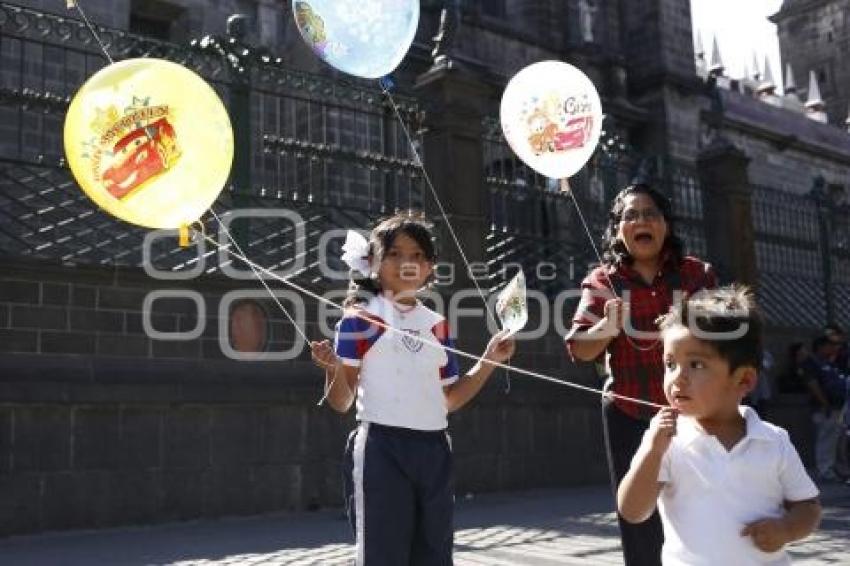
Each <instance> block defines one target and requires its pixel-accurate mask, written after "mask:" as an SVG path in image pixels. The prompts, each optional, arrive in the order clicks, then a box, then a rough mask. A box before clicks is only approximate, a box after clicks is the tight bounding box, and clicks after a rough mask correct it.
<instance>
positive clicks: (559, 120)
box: [500, 61, 602, 179]
mask: <svg viewBox="0 0 850 566" xmlns="http://www.w3.org/2000/svg"><path fill="white" fill-rule="evenodd" d="M500 118H501V122H502V131H503V132H504V134H505V139H506V140H507V141H508V144H510V146H511V149H513V150H514V153H516V154H517V156H518V157H519V158H520V159H522V160H523V161H524V162H525V164H526V165H528V166H529V167H531V168H533V169H534V170H535V171H537V172H538V173H541V174H543V175H546V176H547V177H551V178H553V179H566V178H568V177H570V176H572V175H574V174H575V173H576V172H577V171H578V170H579V169H581V168H582V167H584V164H585V163H587V160H588V159H590V157H591V156H592V155H593V152H594V151H596V145H597V144H598V143H599V136H600V134H601V133H602V103H601V102H600V100H599V93H598V92H596V87H594V86H593V83H592V82H591V81H590V79H589V78H587V75H585V74H584V73H582V72H581V71H580V70H578V69H577V68H575V67H573V66H572V65H570V64H568V63H564V62H562V61H541V62H539V63H534V64H532V65H529V66H528V67H526V68H524V69H523V70H521V71H520V72H519V73H517V74H516V75H514V77H513V78H512V79H511V80H510V82H509V83H508V86H507V88H505V92H504V94H503V95H502V105H501V109H500Z"/></svg>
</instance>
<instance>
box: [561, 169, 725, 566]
mask: <svg viewBox="0 0 850 566" xmlns="http://www.w3.org/2000/svg"><path fill="white" fill-rule="evenodd" d="M716 284H717V280H716V277H715V275H714V270H713V269H711V266H710V265H709V264H707V263H705V262H703V261H700V260H699V259H697V258H694V257H690V256H686V255H685V254H684V253H683V251H682V242H681V240H679V238H678V236H677V235H676V231H675V226H674V218H673V210H672V205H671V203H670V200H669V199H668V198H667V197H665V196H664V195H662V194H661V193H659V192H658V191H656V190H655V189H653V188H651V187H649V186H647V185H643V184H634V185H630V186H628V187H626V188H625V189H623V190H622V191H620V193H619V194H618V195H617V196H616V197H615V198H614V202H613V204H612V205H611V210H610V211H609V213H608V227H607V228H606V229H605V234H604V236H603V249H602V265H600V266H597V267H595V268H594V269H592V270H591V271H590V273H588V274H587V276H586V277H585V278H584V281H582V284H581V287H582V295H581V301H580V302H579V304H578V306H577V308H576V312H575V314H574V316H573V325H572V327H571V329H570V331H569V332H568V333H567V336H566V337H565V338H564V340H565V343H566V346H567V352H568V354H569V356H570V358H571V359H572V360H573V361H596V363H597V370H598V371H599V373H600V377H602V379H604V380H605V386H604V388H605V390H606V391H610V392H613V393H616V394H619V395H623V396H628V397H631V398H636V399H640V400H643V401H649V402H652V403H655V404H659V405H663V404H666V400H665V398H664V391H663V389H662V383H663V380H664V365H663V363H662V360H661V340H660V337H659V335H658V326H657V325H656V320H657V319H658V317H659V316H661V315H663V314H665V313H666V312H667V311H668V310H669V309H670V307H671V305H672V304H673V303H674V301H676V300H677V298H681V294H682V293H686V294H693V293H695V292H697V291H699V290H700V289H704V288H707V287H714V286H716ZM677 294H678V295H679V296H678V297H677V296H676V295H677ZM615 295H616V296H615ZM655 411H656V409H653V408H652V407H648V406H646V405H640V404H637V403H633V402H630V401H627V400H625V399H621V398H613V399H612V398H611V397H610V396H605V397H603V399H602V425H603V433H604V436H605V452H606V455H607V457H608V469H609V471H610V473H611V485H612V488H613V490H614V491H615V492H616V490H617V486H618V485H619V484H620V481H621V480H622V479H623V476H624V475H625V474H626V471H627V470H628V469H629V462H630V461H631V459H632V456H633V455H634V453H635V451H636V450H637V448H638V446H640V442H641V438H642V437H643V433H644V431H645V430H646V428H647V426H648V425H649V420H650V419H651V418H652V416H653V415H654V414H655ZM618 522H619V527H620V540H621V541H622V545H623V557H624V560H625V564H626V566H657V565H659V564H660V563H661V546H662V544H663V542H664V534H663V531H662V529H661V521H660V519H659V517H658V513H653V514H651V515H650V516H648V517H647V520H646V521H645V522H643V523H641V524H639V525H635V524H631V523H629V522H627V521H624V520H623V518H622V517H618Z"/></svg>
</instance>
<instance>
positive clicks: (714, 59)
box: [708, 36, 723, 76]
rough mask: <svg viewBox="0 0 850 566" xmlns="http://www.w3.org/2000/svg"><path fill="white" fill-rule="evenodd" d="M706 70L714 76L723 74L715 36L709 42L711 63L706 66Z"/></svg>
mask: <svg viewBox="0 0 850 566" xmlns="http://www.w3.org/2000/svg"><path fill="white" fill-rule="evenodd" d="M708 72H709V73H711V74H712V75H715V76H717V75H723V61H722V60H721V59H720V48H719V47H718V46H717V37H716V36H715V37H714V39H713V41H712V44H711V63H710V64H709V66H708Z"/></svg>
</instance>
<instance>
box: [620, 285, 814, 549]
mask: <svg viewBox="0 0 850 566" xmlns="http://www.w3.org/2000/svg"><path fill="white" fill-rule="evenodd" d="M659 327H660V328H661V332H662V337H663V339H664V367H665V374H664V393H665V395H666V397H667V400H668V402H669V403H670V405H671V406H670V407H667V408H664V409H662V410H661V411H660V412H659V413H658V414H657V415H656V416H655V417H654V418H653V419H652V422H651V423H650V427H649V430H647V432H646V434H645V435H644V438H643V442H642V444H641V446H640V448H639V449H638V451H637V453H636V454H635V456H634V458H633V460H632V464H631V468H630V469H629V471H628V473H627V474H626V477H625V478H624V479H623V481H622V483H621V484H620V488H619V490H618V492H617V506H618V509H619V511H620V514H621V515H622V516H623V518H624V519H626V520H627V521H629V522H633V523H638V522H641V521H643V520H645V519H646V518H647V517H649V516H650V515H651V513H652V512H653V511H654V509H655V505H656V501H657V502H658V507H659V511H660V513H661V520H662V523H663V525H664V538H665V541H664V547H663V551H662V561H663V563H664V564H700V565H702V564H705V565H708V564H711V565H715V564H729V565H732V564H734V565H735V566H744V565H749V564H770V565H777V564H789V563H790V561H789V558H788V556H787V554H786V553H785V551H784V546H785V545H786V544H788V543H790V542H792V541H795V540H799V539H802V538H804V537H806V536H808V535H809V534H810V533H811V532H812V531H813V530H814V529H815V528H816V527H817V524H818V522H819V520H820V514H821V509H820V504H819V503H818V500H817V496H818V490H817V488H816V487H815V484H814V483H813V482H812V480H811V478H809V476H808V475H807V474H806V471H805V469H804V468H803V464H802V463H801V461H800V457H799V455H798V454H797V451H796V450H795V449H794V446H793V445H792V444H791V442H790V440H789V438H788V433H787V432H786V431H785V430H783V429H781V428H779V427H776V426H773V425H771V424H768V423H765V422H762V421H761V420H760V419H759V417H758V415H757V414H756V412H755V411H753V410H752V409H750V408H749V407H743V406H741V400H742V399H743V397H744V395H746V394H747V393H748V392H749V391H751V390H752V389H753V387H754V386H755V384H756V376H757V373H758V367H759V361H760V360H761V323H760V319H759V317H758V314H757V313H756V310H755V303H754V301H753V298H752V295H751V294H750V293H749V292H748V291H747V290H746V289H742V288H740V287H726V288H722V289H716V290H709V291H702V292H700V293H698V294H697V295H695V296H694V297H692V298H691V299H689V300H688V301H686V302H685V304H683V305H682V307H681V308H679V309H677V308H674V309H671V312H670V314H668V315H666V316H664V317H662V319H661V321H660V324H659Z"/></svg>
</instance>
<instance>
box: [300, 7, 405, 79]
mask: <svg viewBox="0 0 850 566" xmlns="http://www.w3.org/2000/svg"><path fill="white" fill-rule="evenodd" d="M292 13H293V14H294V15H295V23H296V24H297V25H298V30H299V31H300V32H301V36H302V37H303V38H304V41H306V42H307V44H308V45H309V46H310V48H311V49H312V50H313V51H314V52H315V53H316V54H317V55H318V56H319V57H321V58H322V59H323V60H324V61H325V62H326V63H328V64H329V65H331V66H333V67H335V68H337V69H339V70H340V71H343V72H345V73H348V74H351V75H356V76H358V77H363V78H367V79H376V78H379V77H383V76H385V75H388V74H389V73H391V72H392V71H393V70H395V68H396V67H398V65H399V63H401V60H402V59H403V58H404V56H405V55H406V54H407V51H408V49H410V44H411V43H412V42H413V37H414V36H415V35H416V28H417V26H418V25H419V0H292Z"/></svg>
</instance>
